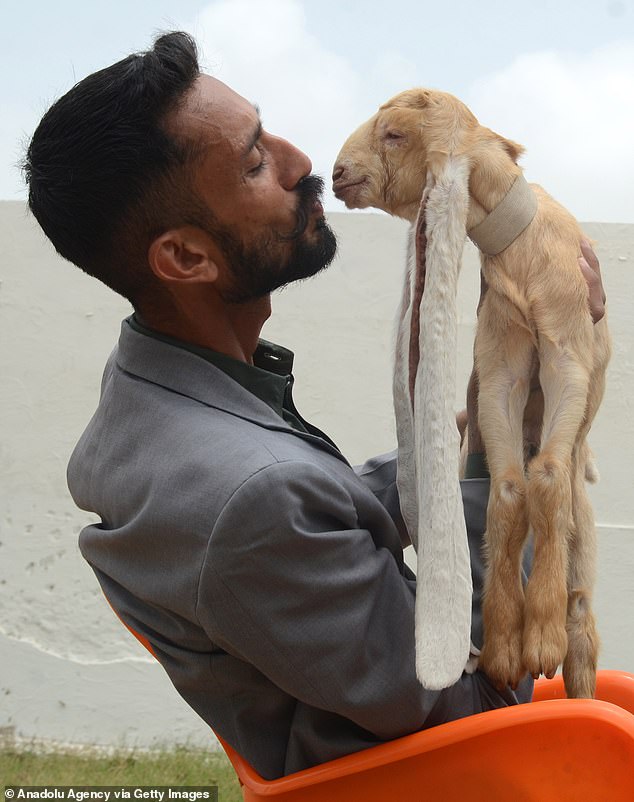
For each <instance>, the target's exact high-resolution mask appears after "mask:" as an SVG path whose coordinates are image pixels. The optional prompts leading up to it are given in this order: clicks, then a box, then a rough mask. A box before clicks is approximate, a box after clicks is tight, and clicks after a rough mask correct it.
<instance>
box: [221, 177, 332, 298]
mask: <svg viewBox="0 0 634 802" xmlns="http://www.w3.org/2000/svg"><path fill="white" fill-rule="evenodd" d="M323 188H324V182H323V180H322V179H321V178H319V176H316V175H309V176H306V177H305V178H303V179H302V180H301V181H300V182H299V184H298V185H297V189H296V192H297V194H298V204H297V209H296V212H295V214H296V223H295V226H294V228H293V230H292V231H291V232H290V233H289V234H282V233H280V232H277V231H274V230H271V231H270V232H269V233H268V234H266V235H264V236H261V237H260V238H259V239H258V240H257V241H255V242H249V243H244V242H242V241H241V240H240V239H238V238H237V237H236V236H235V235H234V234H233V232H232V231H231V230H230V229H228V228H224V227H222V228H219V229H217V230H216V231H215V232H214V236H215V237H216V240H217V241H218V242H219V245H220V247H221V248H222V251H223V255H224V257H225V259H226V261H227V265H228V267H229V270H230V272H231V276H232V280H231V285H230V287H229V288H225V289H224V290H223V294H222V297H223V300H224V301H226V302H228V303H236V304H237V303H245V302H246V301H252V300H255V299H257V298H262V297H263V296H266V295H269V294H270V293H271V292H273V291H274V290H277V289H279V288H280V287H284V286H286V285H287V284H290V283H291V282H293V281H300V280H301V279H305V278H309V277H310V276H314V275H316V274H317V273H319V272H320V271H321V270H324V269H325V268H326V267H328V265H329V264H330V263H331V262H332V260H333V259H334V257H335V254H336V252H337V239H336V237H335V234H334V232H333V231H332V229H331V228H330V226H329V225H328V224H327V223H326V220H325V219H324V218H323V217H322V218H321V219H319V220H318V221H317V223H316V227H315V231H314V233H313V234H312V236H311V237H310V238H308V237H306V229H307V228H308V224H309V222H310V219H311V212H312V210H313V209H314V206H315V203H316V202H317V201H319V200H320V198H321V194H322V192H323Z"/></svg>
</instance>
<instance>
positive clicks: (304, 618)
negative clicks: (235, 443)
mask: <svg viewBox="0 0 634 802" xmlns="http://www.w3.org/2000/svg"><path fill="white" fill-rule="evenodd" d="M485 504H486V502H485ZM415 591H416V585H415V581H414V580H412V579H408V578H406V577H404V576H403V575H402V574H401V573H400V572H399V569H398V565H397V562H396V560H395V559H394V557H393V555H392V554H391V553H390V551H389V550H387V549H385V548H377V546H376V544H375V541H374V540H373V538H372V535H371V533H370V532H369V531H368V530H366V529H363V528H361V527H359V523H358V521H357V515H356V509H355V506H354V504H353V501H352V499H351V497H350V495H349V493H348V492H347V490H346V489H345V488H343V487H342V486H341V485H340V484H339V483H338V482H336V481H335V480H334V479H333V478H331V477H330V476H329V475H328V474H327V473H326V472H325V471H323V470H322V469H320V468H318V467H316V466H314V465H312V464H306V463H301V462H293V461H289V462H280V463H276V464H273V465H270V466H267V467H266V468H263V469H262V470H260V471H259V472H257V473H256V474H254V475H253V476H251V477H250V478H249V479H248V480H247V481H245V482H244V484H242V485H241V487H240V488H239V489H238V490H236V491H235V493H234V494H233V496H232V497H231V499H230V500H229V502H228V503H227V504H226V506H225V508H224V510H223V512H222V513H221V515H220V516H219V518H218V520H217V522H216V525H215V527H214V530H213V533H212V535H211V538H210V546H209V549H208V553H207V557H206V560H205V562H204V565H203V567H202V571H201V577H200V584H199V595H198V603H197V615H198V618H199V621H200V623H201V625H202V626H203V627H204V629H205V630H206V631H207V633H208V635H209V637H210V638H211V639H212V640H213V641H214V642H216V643H217V644H218V645H219V646H220V647H221V648H223V649H225V650H226V651H227V652H229V653H230V654H232V655H234V656H235V657H237V658H239V659H242V660H245V661H247V662H248V663H251V664H252V665H254V666H255V667H256V668H258V670H260V671H261V672H262V673H263V674H264V675H266V676H267V677H268V678H269V679H270V680H271V681H272V682H273V683H275V684H276V685H277V686H278V687H280V688H282V689H283V690H284V691H286V692H287V693H288V694H290V695H291V696H293V697H295V698H297V699H299V700H301V701H303V702H304V703H306V704H309V705H312V706H314V707H317V708H321V709H324V710H328V711H331V712H335V713H338V714H339V715H342V716H345V717H346V718H348V719H350V720H352V721H354V722H355V723H357V724H358V725H359V726H361V727H363V728H364V729H366V730H369V731H370V732H372V733H373V734H374V735H376V737H377V738H380V739H384V740H389V739H392V738H396V737H399V736H401V735H404V734H406V733H410V732H413V731H415V730H418V729H421V728H423V727H425V726H430V725H432V724H438V723H440V722H442V721H446V720H449V719H453V718H460V717H462V716H465V715H469V714H471V713H476V712H481V711H482V710H486V709H489V708H493V707H500V706H504V705H507V704H515V703H517V702H518V696H517V695H516V694H515V693H513V692H512V691H511V690H510V689H507V690H505V691H504V692H503V693H501V694H498V693H497V692H496V691H495V690H494V689H493V687H492V686H491V685H490V684H489V682H488V681H487V679H486V677H485V676H484V675H483V674H481V673H479V672H476V673H475V674H473V675H466V674H463V676H462V678H461V679H460V681H459V682H458V683H457V684H456V685H455V686H453V687H452V688H449V689H447V690H445V691H440V692H438V691H427V690H424V689H423V688H422V687H421V685H420V684H419V682H418V680H417V678H416V674H415V668H414V599H415ZM518 693H520V694H521V693H525V694H526V690H525V689H522V690H520V691H518ZM528 694H530V691H528Z"/></svg>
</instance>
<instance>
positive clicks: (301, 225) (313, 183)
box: [280, 174, 325, 240]
mask: <svg viewBox="0 0 634 802" xmlns="http://www.w3.org/2000/svg"><path fill="white" fill-rule="evenodd" d="M324 186H325V184H324V179H323V178H321V176H318V175H312V174H311V175H307V176H304V178H302V179H301V181H299V182H298V184H297V186H296V188H295V192H297V195H298V199H297V209H296V211H295V216H296V223H295V227H294V228H293V230H292V231H291V232H290V234H286V235H283V236H280V239H283V240H294V239H298V238H299V237H301V236H302V234H303V233H304V231H306V227H307V226H308V221H309V219H310V214H311V212H312V210H313V207H314V206H315V203H317V201H321V198H322V195H323V192H324Z"/></svg>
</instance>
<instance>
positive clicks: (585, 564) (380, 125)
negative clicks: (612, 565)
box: [333, 89, 610, 697]
mask: <svg viewBox="0 0 634 802" xmlns="http://www.w3.org/2000/svg"><path fill="white" fill-rule="evenodd" d="M522 152H523V148H522V147H521V146H520V145H518V144H516V143H514V142H512V141H510V140H508V139H505V138H503V137H501V136H499V135H498V134H496V133H494V132H493V131H491V130H489V129H488V128H485V127H483V126H481V125H479V123H478V121H477V120H476V118H475V117H474V115H473V114H472V113H471V112H470V111H469V109H468V108H467V107H466V106H465V105H464V104H463V103H461V102H460V101H459V100H458V99H456V98H455V97H453V96H452V95H449V94H447V93H444V92H438V91H434V90H427V89H412V90H408V91H406V92H402V93H401V94H399V95H397V96H396V97H394V98H392V100H390V101H389V102H387V103H386V104H385V105H383V106H381V108H380V109H379V111H378V112H377V113H376V114H375V115H374V116H373V117H371V118H370V119H369V120H368V121H367V122H366V123H364V124H363V125H362V126H360V128H358V129H357V130H356V131H355V132H354V133H353V134H352V135H351V136H350V137H349V138H348V140H347V141H346V143H345V144H344V146H343V148H342V150H341V152H340V154H339V156H338V158H337V161H336V164H335V168H334V172H333V188H334V191H335V194H336V195H337V196H338V197H339V198H341V199H343V200H344V201H345V203H346V205H347V206H348V207H349V208H365V207H370V206H371V207H375V208H379V209H383V210H384V211H386V212H388V213H390V214H392V215H396V216H398V217H402V218H405V219H407V220H409V221H410V222H412V223H414V222H415V220H416V218H417V215H418V211H419V206H420V200H421V195H422V191H423V188H424V186H425V184H426V182H427V181H428V175H429V174H431V175H432V176H433V175H438V174H439V172H440V171H441V169H442V166H443V164H444V163H445V161H446V160H447V158H448V157H449V156H459V157H466V159H467V160H468V164H469V167H470V172H469V210H468V218H467V230H470V229H472V228H474V227H475V226H477V225H478V224H479V223H480V222H481V221H482V220H483V219H484V218H485V217H486V216H487V215H488V214H489V213H490V212H491V210H493V209H494V208H495V207H496V206H497V205H498V204H499V203H500V201H501V200H502V199H503V198H504V197H505V195H506V194H507V192H508V191H509V189H510V187H511V186H512V185H513V183H514V181H515V179H516V178H517V176H518V175H519V174H520V173H521V169H520V167H518V165H517V160H518V158H519V156H520V155H521V154H522ZM531 187H532V189H533V191H534V192H535V194H536V195H537V199H538V209H537V213H536V215H535V217H534V218H533V220H532V222H531V223H530V224H529V225H528V227H527V228H526V229H525V230H524V231H523V232H522V233H521V234H520V235H519V236H518V237H517V239H516V240H515V241H514V242H512V243H511V244H510V245H509V246H508V247H507V248H506V249H505V250H503V251H502V252H501V253H499V254H498V255H496V256H485V255H483V254H481V264H482V273H483V276H484V278H485V280H486V283H487V285H488V291H487V293H486V295H485V297H484V300H483V302H482V306H481V309H480V312H479V318H478V326H477V333H476V341H475V362H476V367H477V371H478V375H479V381H480V391H479V418H478V420H479V425H480V429H481V432H482V437H483V440H484V443H485V448H486V454H487V460H488V463H489V468H490V472H491V492H490V499H489V505H488V511H487V532H486V546H487V557H488V561H487V564H488V568H487V577H486V582H485V594H484V604H483V615H484V631H485V638H484V640H485V642H484V647H483V650H482V654H481V656H480V668H482V669H483V670H484V671H485V672H486V673H487V674H488V675H489V676H490V678H491V679H492V680H493V681H494V683H496V684H498V685H502V684H507V683H508V684H510V685H512V686H514V685H516V684H517V683H518V682H519V680H520V679H521V677H522V676H523V675H524V674H525V673H526V672H527V671H528V672H530V673H532V674H533V675H534V676H538V675H539V674H541V673H544V674H546V675H547V676H551V675H553V674H554V672H555V671H556V669H557V667H558V666H559V665H560V664H561V663H563V672H564V679H565V683H566V689H567V692H568V695H569V696H575V697H591V696H593V694H594V685H595V673H596V662H597V653H598V637H597V634H596V628H595V620H594V615H593V613H592V609H591V599H592V590H593V585H594V574H595V532H594V520H593V513H592V509H591V506H590V502H589V500H588V496H587V492H586V489H585V483H584V480H585V478H586V472H588V475H591V473H592V466H591V457H590V454H589V449H588V446H587V443H586V437H587V434H588V431H589V429H590V426H591V424H592V421H593V419H594V416H595V414H596V412H597V409H598V407H599V405H600V403H601V399H602V397H603V392H604V386H605V372H606V367H607V364H608V361H609V358H610V338H609V333H608V328H607V320H606V318H605V317H604V318H603V319H602V320H601V321H599V322H598V323H597V324H596V325H593V322H592V318H591V315H590V311H589V306H588V291H587V285H586V282H585V280H584V278H583V275H582V273H581V271H580V269H579V265H578V257H579V256H580V255H581V252H580V241H581V239H582V238H583V233H582V232H581V230H580V228H579V226H578V224H577V222H576V221H575V219H574V218H573V217H572V216H571V215H570V214H569V213H568V212H567V211H566V210H565V209H564V208H563V207H562V206H561V205H560V204H558V203H557V202H556V201H555V200H554V199H553V198H552V197H550V196H549V195H548V194H547V193H546V192H545V191H544V190H543V189H542V188H541V187H539V186H537V185H531ZM537 362H538V364H539V373H538V377H539V383H540V385H541V392H542V393H543V415H542V426H541V442H540V448H539V453H538V454H537V455H536V456H534V457H532V458H531V459H529V460H525V451H524V437H523V420H524V415H525V408H526V404H527V400H528V398H529V389H530V382H531V376H532V374H533V373H534V371H535V370H536V365H537ZM540 406H541V399H540V402H539V403H538V404H537V407H538V408H539V407H540ZM540 411H541V410H540ZM529 530H532V533H533V541H534V560H533V569H532V572H531V575H530V578H529V580H528V583H527V585H526V587H525V588H524V587H523V586H522V581H521V555H522V551H523V549H524V546H525V542H526V538H527V534H528V532H529Z"/></svg>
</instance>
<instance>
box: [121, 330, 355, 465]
mask: <svg viewBox="0 0 634 802" xmlns="http://www.w3.org/2000/svg"><path fill="white" fill-rule="evenodd" d="M115 360H116V363H117V365H118V366H119V367H120V368H121V370H123V371H125V372H126V373H129V374H132V375H134V376H138V377H139V378H141V379H144V380H145V381H149V382H152V384H157V385H160V386H161V387H165V388H166V389H167V390H171V391H172V392H175V393H178V394H179V395H183V396H187V397H188V398H192V399H194V400H195V401H198V402H200V403H202V404H205V405H206V406H209V407H214V408H215V409H221V410H223V411H224V412H228V413H229V414H230V415H235V416H236V417H238V418H243V419H244V420H249V421H251V422H253V423H256V424H257V425H258V426H262V427H263V428H265V429H271V430H273V431H283V432H286V433H287V434H291V435H293V436H295V437H301V438H302V439H304V440H308V441H309V442H311V443H313V444H314V445H317V446H319V447H320V448H323V449H325V450H326V451H329V452H330V453H331V454H334V455H335V456H336V457H338V458H339V459H341V460H342V461H344V462H347V460H346V459H345V457H344V456H343V455H342V454H341V452H340V451H339V450H338V449H337V448H335V447H334V446H332V445H331V444H330V443H328V442H327V441H326V440H324V439H322V438H321V437H317V436H316V435H313V434H309V433H303V432H300V431H298V430H296V429H294V428H293V427H291V426H289V425H288V424H287V423H286V422H285V421H284V420H283V419H282V418H281V417H280V416H279V415H277V414H276V413H275V412H274V411H273V410H272V409H271V407H269V406H268V404H266V403H265V402H264V401H261V400H260V399H259V398H257V396H255V395H253V393H251V392H249V391H248V390H247V389H246V388H244V387H243V386H242V385H241V384H239V383H238V382H237V381H235V380H234V379H232V378H231V377H230V376H228V375H227V374H226V373H224V372H223V371H222V370H220V368H217V367H216V366H215V365H213V364H212V363H211V362H209V361H208V360H206V359H204V358H203V357H201V356H198V355H197V354H195V353H192V352H191V351H186V350H185V349H183V348H179V347H178V346H176V345H171V344H169V343H167V342H162V341H161V340H158V339H155V338H154V337H148V336H147V335H145V334H141V333H140V332H138V331H135V330H134V329H133V328H132V327H131V326H130V325H129V323H128V322H127V320H124V321H123V322H122V324H121V335H120V337H119V344H118V348H117V350H116V353H115Z"/></svg>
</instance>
